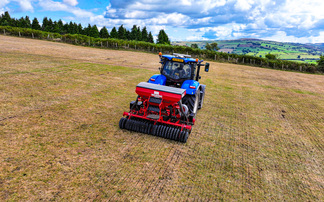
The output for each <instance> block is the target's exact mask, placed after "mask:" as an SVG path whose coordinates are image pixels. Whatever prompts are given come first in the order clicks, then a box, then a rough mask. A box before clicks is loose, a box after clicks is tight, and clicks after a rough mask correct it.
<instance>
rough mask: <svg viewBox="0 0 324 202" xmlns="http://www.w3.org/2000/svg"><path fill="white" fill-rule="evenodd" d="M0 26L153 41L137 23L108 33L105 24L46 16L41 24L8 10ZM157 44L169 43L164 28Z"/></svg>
mask: <svg viewBox="0 0 324 202" xmlns="http://www.w3.org/2000/svg"><path fill="white" fill-rule="evenodd" d="M0 26H11V27H20V28H31V29H34V30H41V31H45V32H51V33H59V34H61V35H64V34H81V35H86V36H89V37H94V38H103V39H107V38H115V39H122V40H135V41H144V42H149V43H154V38H153V35H152V32H148V30H147V28H146V27H143V28H142V29H140V27H139V26H137V25H133V27H132V29H131V30H127V29H126V28H125V27H124V26H123V25H120V27H118V29H117V28H116V27H113V28H112V30H111V31H110V33H109V31H108V29H107V28H106V27H105V26H104V27H102V28H101V29H100V30H99V29H98V27H97V25H90V24H88V26H87V27H82V25H81V23H79V24H77V23H75V22H72V21H71V22H69V23H65V24H64V23H63V21H62V20H61V19H59V20H58V21H53V20H52V19H51V18H48V17H44V18H43V22H42V25H40V23H39V21H38V19H37V18H34V19H33V20H32V21H31V20H30V19H29V17H28V16H26V17H21V18H19V19H15V18H12V17H11V16H10V14H9V12H8V11H6V12H5V13H4V14H2V15H1V16H0ZM157 44H170V40H169V37H168V35H167V34H166V33H165V31H164V30H160V32H159V34H158V36H157Z"/></svg>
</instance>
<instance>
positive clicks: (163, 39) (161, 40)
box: [157, 29, 170, 45]
mask: <svg viewBox="0 0 324 202" xmlns="http://www.w3.org/2000/svg"><path fill="white" fill-rule="evenodd" d="M157 43H158V44H169V45H170V40H169V37H168V35H167V34H166V33H165V31H164V30H163V29H161V30H160V32H159V35H158V38H157Z"/></svg>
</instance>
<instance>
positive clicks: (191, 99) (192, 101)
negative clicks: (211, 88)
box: [182, 90, 200, 116]
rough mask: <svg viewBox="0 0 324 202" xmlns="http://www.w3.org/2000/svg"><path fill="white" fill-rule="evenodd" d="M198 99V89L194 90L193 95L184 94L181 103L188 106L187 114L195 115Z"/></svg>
mask: <svg viewBox="0 0 324 202" xmlns="http://www.w3.org/2000/svg"><path fill="white" fill-rule="evenodd" d="M199 100H200V90H197V91H196V94H195V95H185V96H184V98H183V100H182V103H183V104H185V105H187V107H188V108H189V114H192V113H193V114H194V115H195V116H196V114H197V110H198V106H199Z"/></svg>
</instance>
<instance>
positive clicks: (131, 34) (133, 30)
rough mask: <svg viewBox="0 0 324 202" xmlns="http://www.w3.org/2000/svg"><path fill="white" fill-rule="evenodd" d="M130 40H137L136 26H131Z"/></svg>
mask: <svg viewBox="0 0 324 202" xmlns="http://www.w3.org/2000/svg"><path fill="white" fill-rule="evenodd" d="M130 40H137V26H136V25H133V27H132V30H131V32H130Z"/></svg>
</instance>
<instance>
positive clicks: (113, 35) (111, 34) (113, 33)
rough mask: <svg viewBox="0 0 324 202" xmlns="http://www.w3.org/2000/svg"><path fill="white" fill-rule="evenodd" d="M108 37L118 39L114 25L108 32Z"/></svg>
mask: <svg viewBox="0 0 324 202" xmlns="http://www.w3.org/2000/svg"><path fill="white" fill-rule="evenodd" d="M110 37H111V38H115V39H118V32H117V29H116V27H113V28H112V30H111V32H110Z"/></svg>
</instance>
